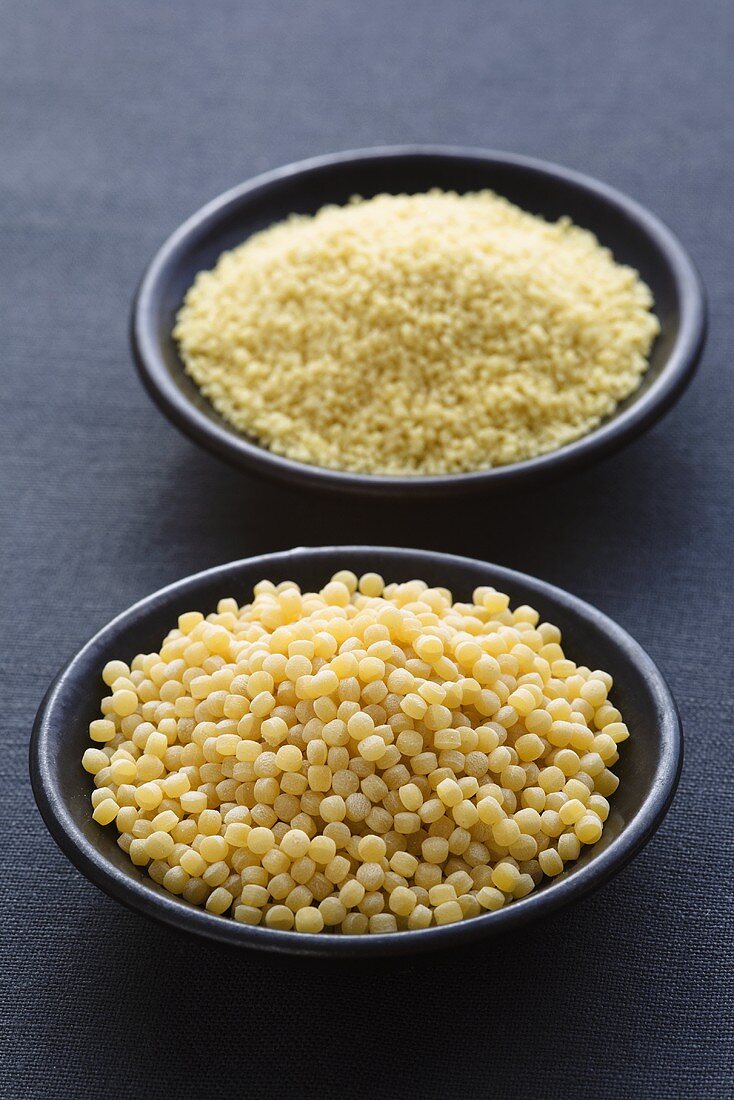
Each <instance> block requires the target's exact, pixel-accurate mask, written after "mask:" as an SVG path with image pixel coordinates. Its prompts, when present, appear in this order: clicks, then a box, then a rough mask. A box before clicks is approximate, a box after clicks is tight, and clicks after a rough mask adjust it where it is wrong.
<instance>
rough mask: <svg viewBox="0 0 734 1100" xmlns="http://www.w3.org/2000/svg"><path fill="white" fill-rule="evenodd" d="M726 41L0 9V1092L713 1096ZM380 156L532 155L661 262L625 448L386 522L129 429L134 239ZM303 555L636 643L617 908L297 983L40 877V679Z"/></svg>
mask: <svg viewBox="0 0 734 1100" xmlns="http://www.w3.org/2000/svg"><path fill="white" fill-rule="evenodd" d="M733 50H734V9H733V8H732V6H731V4H730V3H728V2H725V0H722V2H721V3H714V2H709V0H703V2H700V3H697V4H690V3H684V2H681V0H676V2H672V3H671V2H667V3H665V2H663V0H656V2H654V3H650V2H648V3H646V4H639V3H637V2H630V3H615V2H611V3H606V4H601V3H597V4H589V3H586V2H582V0H558V2H557V3H553V4H550V3H547V2H544V0H520V2H516V3H512V4H504V3H503V4H500V3H486V2H480V0H477V2H476V3H473V2H468V0H467V2H453V3H437V2H434V0H427V2H426V0H424V2H422V3H418V2H410V0H406V2H404V3H399V2H395V0H371V2H370V3H369V4H363V3H358V2H356V0H305V2H302V3H296V2H293V3H289V2H283V0H279V2H274V3H272V2H266V0H262V2H260V0H258V2H254V3H253V2H249V3H242V2H240V0H231V2H228V0H221V2H219V0H217V2H214V3H212V2H209V3H194V2H193V0H185V2H181V0H180V2H179V3H177V4H164V3H154V2H151V0H126V2H125V3H119V4H112V3H104V2H103V0H98V2H93V0H67V2H66V3H63V4H60V3H52V2H50V0H38V2H32V0H28V2H25V3H16V4H13V5H11V4H5V5H3V7H2V14H1V15H0V61H1V63H0V103H1V104H2V107H1V108H0V136H1V141H2V158H1V159H0V232H1V234H2V244H1V247H0V332H1V333H2V353H1V354H0V372H1V377H2V390H1V394H2V403H1V404H0V418H1V421H0V459H1V462H0V479H2V492H1V495H0V539H2V559H1V568H2V584H0V613H1V615H2V664H1V670H2V671H1V675H2V712H1V714H2V720H1V722H0V737H1V738H2V751H1V752H0V780H1V781H2V794H1V802H0V813H1V814H2V824H1V829H2V833H1V836H2V840H1V843H0V860H2V864H3V866H2V875H1V876H0V904H1V906H2V908H1V914H2V916H1V919H2V936H3V962H2V971H1V978H0V980H1V981H2V993H1V1003H0V1008H1V1009H2V1017H3V1019H2V1036H3V1038H2V1040H1V1041H2V1044H3V1051H2V1056H1V1057H0V1096H2V1097H3V1098H5V1097H8V1098H13V1100H15V1098H16V1097H26V1096H43V1097H97V1096H114V1097H121V1098H122V1097H124V1098H127V1097H152V1098H157V1097H177V1098H181V1100H188V1098H197V1097H201V1096H207V1095H215V1094H216V1095H226V1096H235V1095H243V1096H251V1097H258V1098H259V1097H262V1098H270V1097H275V1098H279V1097H296V1096H301V1095H304V1094H305V1093H306V1092H308V1093H310V1094H312V1095H314V1096H321V1097H325V1098H331V1097H340V1098H341V1097H385V1098H393V1097H395V1098H401V1097H413V1096H416V1097H417V1096H422V1097H454V1096H456V1097H458V1096H462V1097H468V1098H474V1097H477V1098H483V1097H490V1096H492V1097H523V1098H524V1097H536V1096H537V1097H564V1098H566V1097H571V1096H572V1097H576V1096H578V1097H582V1096H583V1097H587V1096H590V1097H602V1098H606V1097H622V1098H627V1097H638V1096H662V1097H677V1096H681V1097H707V1098H708V1097H711V1098H723V1097H728V1096H731V1095H732V1080H731V1049H732V1037H733V1027H732V1015H731V1012H732V1006H733V1004H734V996H733V994H734V989H733V984H734V983H733V980H732V969H731V956H730V948H731V931H732V900H733V899H732V862H733V861H732V844H731V817H732V811H733V810H734V792H733V789H732V783H731V773H732V748H731V746H732V726H733V723H734V707H733V705H732V691H731V683H732V668H733V660H732V658H733V653H734V645H733V643H732V636H733V634H732V616H731V610H732V608H731V604H732V592H733V591H734V586H733V584H732V533H733V530H734V503H733V500H732V464H733V463H734V442H733V433H732V414H733V411H734V409H733V404H734V402H733V398H734V383H733V382H732V372H731V356H732V351H733V350H734V348H733V338H734V314H733V311H732V302H733V301H734V277H733V276H732V262H731V257H732V226H733V224H734V222H733V219H732V213H731V201H732V185H733V183H734V180H733V178H732V163H733V158H734V125H733V124H734V78H733V76H732V60H731V59H732V52H733ZM406 141H407V142H410V141H416V142H420V141H429V142H445V143H455V144H467V145H479V146H485V147H495V148H500V149H502V148H504V149H509V150H512V151H514V152H519V153H527V154H533V155H537V156H541V157H546V158H549V159H551V160H556V161H559V162H561V163H563V164H566V165H569V166H572V167H574V168H578V169H581V170H584V171H587V172H589V173H591V174H592V175H595V176H599V177H601V178H602V179H605V180H607V181H609V182H610V183H612V184H614V185H616V186H618V187H620V188H622V189H623V190H625V191H628V192H629V193H631V194H632V195H634V196H635V197H636V198H637V199H639V200H640V201H642V202H643V203H646V204H649V205H650V206H651V207H652V208H653V209H654V210H656V211H657V212H658V213H659V214H660V215H661V216H662V217H663V219H664V220H666V221H667V222H668V223H669V224H670V225H671V226H672V227H673V228H674V229H675V230H676V231H677V232H678V233H679V235H680V236H681V238H682V239H683V241H684V242H685V244H686V245H687V246H688V248H689V249H690V251H691V253H692V254H693V256H694V258H695V260H696V262H697V263H698V265H699V267H700V269H701V272H702V275H703V277H704V280H705V282H706V284H707V286H708V290H709V295H710V307H711V330H710V338H709V343H708V348H707V351H706V355H705V358H704V361H703V364H702V367H701V370H700V373H699V375H698V377H697V379H696V380H695V382H694V384H693V386H692V388H691V389H690V390H689V392H688V393H687V394H686V395H685V396H684V398H683V400H682V401H681V402H680V404H679V405H678V406H677V407H676V409H675V410H674V411H673V412H672V413H671V414H670V415H669V416H668V417H667V418H666V419H665V420H664V421H663V422H662V423H661V424H659V425H658V426H657V427H656V428H655V429H654V430H653V431H652V432H650V433H649V434H648V435H646V436H645V437H644V438H643V439H641V440H639V441H638V442H636V443H635V444H633V445H632V446H630V447H629V448H627V449H626V450H625V451H624V452H623V453H621V454H619V455H617V456H616V457H613V458H611V459H609V460H607V461H606V462H605V463H604V464H601V465H599V466H596V467H594V468H593V469H590V470H588V471H587V472H584V473H581V474H578V475H576V476H574V477H570V478H567V479H566V480H564V481H563V482H561V483H558V484H554V485H552V486H550V487H548V488H544V489H539V490H537V491H532V492H528V493H526V494H524V495H522V496H515V497H509V498H505V499H502V500H501V501H490V500H488V501H481V500H474V501H469V502H464V501H456V502H449V503H446V502H441V503H437V504H435V505H431V504H425V505H420V506H418V505H415V506H412V507H409V506H405V505H398V506H395V505H390V504H368V503H358V502H349V501H346V502H345V501H340V500H331V499H330V500H322V499H315V498H313V497H311V496H310V495H308V494H306V493H305V492H302V493H295V492H290V491H288V490H287V489H284V488H278V487H275V486H271V485H267V484H265V483H263V482H260V481H257V480H255V479H249V478H246V477H244V476H242V475H240V474H238V473H237V472H234V471H232V470H230V469H228V468H227V467H225V466H224V465H222V464H220V463H219V462H218V461H216V460H215V459H214V458H211V457H209V456H208V455H207V454H205V453H204V452H202V451H201V450H199V449H198V448H196V447H195V446H194V445H193V444H192V443H190V442H189V441H188V440H187V439H186V438H184V437H183V436H181V435H179V434H178V433H177V432H176V431H175V430H174V429H173V428H172V427H171V426H169V424H168V423H167V422H166V421H165V420H164V419H163V418H162V417H161V416H160V414H159V413H158V412H157V411H156V409H155V408H154V407H153V405H152V404H151V402H150V401H149V400H148V398H147V397H146V395H145V393H144V392H143V390H142V388H141V386H140V384H139V382H138V380H137V378H136V376H135V374H134V371H133V369H132V366H131V361H130V356H129V353H128V348H127V339H126V325H127V314H128V307H129V302H130V298H131V294H132V292H133V289H134V287H135V284H136V281H137V279H138V276H139V274H140V272H141V270H142V268H143V266H144V264H145V262H146V261H147V260H148V258H149V257H150V255H151V254H152V252H153V251H154V250H155V248H156V247H157V245H158V244H159V243H160V241H161V240H162V239H163V238H164V236H166V235H167V234H168V233H169V232H170V231H171V230H172V229H173V228H174V227H175V226H176V225H177V224H178V223H179V221H181V220H182V219H183V218H184V217H185V216H186V215H188V214H189V213H191V212H192V211H193V210H194V209H196V208H197V207H198V206H199V205H200V204H201V203H203V202H204V201H206V200H207V199H209V198H211V197H213V196H214V195H216V194H217V193H219V192H220V191H222V190H224V189H225V188H227V187H229V186H231V185H234V184H235V183H237V182H239V181H241V180H243V179H246V178H247V177H249V176H251V175H253V174H254V173H256V172H259V171H262V170H264V169H267V168H269V167H275V166H277V165H279V164H283V163H286V162H288V161H291V160H295V159H298V158H300V157H304V156H308V155H311V154H315V153H320V152H328V151H331V150H337V149H344V148H350V147H358V146H368V145H376V144H381V143H390V142H406ZM322 541H323V542H333V543H346V542H355V541H364V542H367V543H383V544H391V545H408V546H411V545H412V546H423V547H431V548H435V549H440V550H447V551H454V552H458V553H464V554H468V555H473V556H476V557H480V558H484V559H487V560H491V561H496V562H500V563H502V564H505V565H510V566H513V567H515V568H518V569H521V570H524V571H527V572H530V573H535V574H538V575H540V576H542V577H544V578H546V579H548V580H550V581H552V582H555V583H557V584H560V585H562V586H564V587H567V588H569V589H571V590H572V591H574V592H576V593H577V594H579V595H580V596H582V597H584V598H586V599H588V600H590V601H591V602H593V603H595V604H597V605H598V606H599V607H600V608H602V609H603V610H604V611H605V612H607V613H608V614H610V615H612V616H613V617H614V618H616V619H617V620H618V621H619V622H620V623H621V624H622V625H623V626H625V627H626V628H628V629H629V630H630V631H631V632H632V633H633V634H634V635H635V636H636V637H637V638H638V639H639V641H640V642H641V643H642V644H643V645H644V646H645V647H646V648H647V649H648V650H649V652H650V653H651V655H652V656H653V658H654V659H655V660H656V661H657V662H658V663H659V665H660V668H661V669H662V671H663V673H664V674H665V676H666V677H667V679H668V681H669V682H670V684H671V686H672V688H673V691H674V693H675V696H676V698H677V701H678V704H679V706H680V710H681V713H682V717H683V722H684V726H685V733H686V761H685V767H684V771H683V777H682V782H681V786H680V789H679V793H678V795H677V798H676V800H675V802H674V804H673V806H672V809H671V811H670V813H669V815H668V817H667V819H666V821H665V823H664V825H663V827H662V828H661V829H660V831H659V833H658V834H657V836H656V837H655V838H654V839H653V841H652V842H651V843H650V845H649V846H648V847H647V848H646V849H645V851H644V852H643V853H642V854H641V855H640V856H639V858H637V859H636V860H635V861H634V863H633V864H632V865H631V866H629V867H628V868H627V869H626V870H625V871H624V872H623V873H622V874H621V875H620V876H619V877H618V878H617V879H616V880H615V881H613V882H612V883H610V884H608V885H607V886H606V887H605V888H604V889H603V890H601V891H600V892H599V893H598V894H596V895H595V896H593V897H592V898H589V899H587V900H586V901H584V902H583V903H581V904H579V905H577V906H576V907H574V908H573V909H571V910H569V911H566V912H564V913H561V914H559V915H557V916H555V917H553V918H552V919H550V920H548V921H547V922H546V923H544V924H539V925H536V926H534V927H531V928H529V929H527V930H525V931H523V932H520V933H518V934H517V935H514V936H512V937H511V938H505V939H504V940H502V941H500V942H486V943H484V944H480V945H478V946H476V947H472V948H469V949H466V950H461V951H454V952H451V953H446V954H442V955H437V956H434V957H430V956H429V957H417V958H414V959H407V960H404V961H402V960H398V961H393V962H388V963H385V964H381V963H379V962H377V963H369V964H364V965H351V964H346V963H338V964H326V963H315V962H308V963H306V962H302V961H299V960H294V959H280V958H277V957H267V956H263V955H258V954H254V953H239V954H238V953H233V952H232V951H230V950H227V949H225V948H222V947H217V946H210V945H208V944H207V943H205V942H203V941H201V942H199V941H197V940H194V939H188V938H185V937H184V936H183V935H179V934H176V933H175V932H173V931H170V930H167V929H165V928H162V927H158V926H157V925H154V924H152V923H149V922H147V921H146V920H145V919H143V918H142V917H139V916H137V915H135V914H133V913H130V912H127V911H126V910H124V909H123V908H121V907H120V906H118V905H117V904H115V903H114V902H112V901H110V900H109V899H107V898H106V897H104V896H103V895H102V894H101V893H100V892H98V890H97V889H95V887H93V886H92V885H90V884H89V883H88V882H87V881H86V880H85V879H83V878H82V877H81V875H79V874H78V873H77V872H76V871H75V870H74V868H73V867H72V866H71V864H69V863H68V862H67V860H66V859H65V858H64V857H63V856H62V855H61V854H60V852H59V851H57V849H56V847H55V845H54V843H53V842H52V840H51V839H50V837H49V835H48V834H47V832H46V830H45V828H44V826H43V824H42V822H41V820H40V817H39V815H38V813H37V812H36V809H35V806H34V803H33V799H32V796H31V792H30V787H29V783H28V779H27V764H26V757H27V745H28V738H29V733H30V728H31V723H32V720H33V715H34V712H35V709H36V707H37V705H38V703H39V701H40V699H41V697H42V695H43V692H44V690H45V688H46V685H47V684H48V682H49V680H50V679H51V677H52V676H53V675H54V673H55V672H56V670H57V668H58V667H59V665H60V664H61V663H62V662H64V661H66V660H67V659H68V658H69V657H70V656H72V655H73V653H74V652H75V651H76V649H77V648H78V647H79V645H80V644H81V643H83V642H84V641H85V640H86V639H87V638H88V637H89V636H90V635H91V634H92V633H93V632H94V631H95V630H97V629H98V628H99V627H100V626H102V625H103V624H104V623H105V622H106V621H107V620H108V619H109V618H110V617H111V616H113V615H114V614H115V613H116V612H118V611H119V610H121V609H123V608H124V607H126V606H127V605H129V604H130V603H131V602H133V601H134V600H136V599H138V598H139V597H142V596H144V595H146V594H147V593H149V592H151V591H153V590H154V589H156V588H158V587H159V586H161V585H163V584H165V583H167V582H169V581H172V580H175V579H176V578H178V577H181V576H184V575H186V574H188V573H191V572H193V571H195V570H199V569H203V568H206V567H207V566H210V565H214V564H217V563H219V562H224V561H228V560H231V559H233V558H237V557H241V556H246V555H249V554H253V553H257V552H265V551H269V550H276V549H282V548H286V547H289V546H292V545H297V544H319V543H321V542H322ZM722 769H726V773H727V780H726V782H724V781H722V779H721V775H722Z"/></svg>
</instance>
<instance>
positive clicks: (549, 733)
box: [82, 571, 629, 934]
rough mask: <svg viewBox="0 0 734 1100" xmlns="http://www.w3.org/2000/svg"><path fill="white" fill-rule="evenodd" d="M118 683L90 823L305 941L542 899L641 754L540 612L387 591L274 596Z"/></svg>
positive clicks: (503, 603) (242, 911)
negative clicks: (625, 750) (627, 763)
mask: <svg viewBox="0 0 734 1100" xmlns="http://www.w3.org/2000/svg"><path fill="white" fill-rule="evenodd" d="M102 675H103V679H104V682H105V684H107V685H108V688H109V694H108V695H106V696H105V698H103V700H102V704H101V712H102V717H100V718H97V719H95V720H94V721H93V722H92V723H91V725H90V727H89V734H90V737H91V740H92V741H93V742H94V747H91V748H88V749H87V750H86V752H85V753H84V756H83V758H82V764H83V766H84V768H85V769H86V771H87V772H89V773H90V774H91V775H92V776H93V777H94V783H95V790H94V791H93V793H92V816H93V818H94V820H95V821H97V822H99V824H100V825H113V824H114V825H115V827H116V828H117V830H118V832H119V837H118V844H119V845H120V847H121V848H122V849H123V851H124V852H126V853H127V854H128V855H129V857H130V859H131V860H132V862H133V863H134V864H135V865H136V866H137V867H140V868H147V871H148V874H149V875H150V877H151V878H152V879H153V880H154V881H155V882H157V883H159V884H161V885H162V886H164V887H165V888H166V889H167V890H170V891H171V893H173V894H178V895H180V896H181V897H182V898H184V899H186V901H189V902H192V903H193V904H195V905H202V906H206V908H207V909H208V910H209V912H211V913H216V914H220V915H225V914H229V915H231V916H232V917H233V918H234V919H235V920H236V921H241V922H242V923H244V924H251V925H258V924H261V925H264V926H265V927H267V928H276V929H284V930H288V929H295V931H297V932H321V931H323V930H326V931H327V932H342V933H347V934H362V933H380V932H396V931H402V930H405V929H422V928H428V927H430V926H431V925H443V924H450V923H452V922H454V921H459V920H463V919H465V918H467V917H474V916H477V915H479V914H480V913H482V912H484V911H486V910H497V909H501V908H502V906H504V905H506V904H508V903H509V902H511V901H512V900H513V899H515V898H522V897H524V896H525V895H526V894H529V893H530V891H531V890H532V889H533V888H534V887H535V886H537V885H538V884H539V883H540V881H541V880H542V879H543V877H544V876H546V875H547V876H555V875H558V874H560V873H561V872H562V871H563V869H564V867H565V865H566V864H567V863H569V862H573V861H574V860H576V859H577V858H578V856H579V853H580V852H581V850H582V848H583V846H584V845H589V844H594V843H595V842H596V841H597V840H599V838H600V837H601V835H602V830H603V829H604V822H605V820H606V818H607V815H608V813H609V802H608V798H609V796H610V795H611V794H613V792H614V791H615V789H616V787H617V783H618V780H617V778H616V776H615V775H614V773H613V772H612V771H611V770H610V769H611V768H612V767H613V765H614V764H615V763H616V761H617V759H618V745H619V743H620V742H622V741H624V740H625V739H626V738H627V737H628V736H629V732H628V729H627V726H626V725H625V723H624V721H623V719H622V715H621V714H620V713H619V711H618V710H617V709H616V708H615V707H614V705H613V704H612V702H611V701H610V699H609V692H610V690H611V687H612V679H611V677H610V676H609V675H608V673H606V672H603V671H598V670H591V669H590V668H587V667H585V666H583V665H576V664H575V663H574V662H573V661H571V660H569V659H568V658H567V657H566V655H565V653H564V651H563V649H562V647H561V634H560V631H559V630H558V629H557V628H556V627H555V626H553V625H552V624H550V623H547V622H540V621H539V616H538V613H537V612H536V611H534V610H533V608H531V607H527V606H520V607H516V608H515V609H514V610H511V609H510V607H509V599H508V597H507V596H506V595H503V594H502V593H501V592H497V591H495V589H493V588H477V589H476V590H475V591H474V593H473V596H472V602H471V603H461V602H454V601H453V600H452V596H451V593H450V592H448V591H447V590H446V589H444V588H429V587H428V586H427V585H426V584H424V583H423V582H421V581H410V582H408V583H405V584H388V585H385V583H384V582H383V579H382V577H380V576H378V575H377V574H376V573H366V574H364V576H362V577H360V578H359V579H358V578H357V577H356V576H355V575H354V574H353V573H351V572H348V571H343V572H340V573H337V574H336V575H335V576H334V577H333V578H332V579H331V580H330V581H329V583H328V584H326V585H325V586H324V587H323V588H322V589H321V591H320V592H306V593H302V592H301V591H300V589H299V588H298V586H297V585H295V584H293V583H291V582H284V583H282V584H278V585H274V584H271V583H270V582H269V581H262V582H261V583H259V584H258V585H256V586H255V589H254V598H253V600H252V602H251V603H247V604H244V605H243V606H241V607H240V606H239V605H238V604H237V602H236V601H235V600H234V599H225V600H222V601H220V603H219V605H218V607H217V611H216V612H215V613H212V614H210V615H208V616H207V617H206V618H205V617H204V616H203V615H202V614H201V613H200V612H198V611H190V612H188V613H186V614H184V615H181V616H180V618H179V620H178V626H177V627H176V628H175V629H174V630H172V631H171V632H170V633H169V634H168V636H167V637H166V638H165V640H164V641H163V644H162V646H161V649H160V652H157V653H148V654H139V655H138V656H136V657H135V658H134V659H133V660H132V662H131V664H130V665H129V666H128V665H127V664H125V663H124V662H123V661H117V660H115V661H110V662H109V663H108V664H107V665H106V666H105V668H104V670H103V673H102Z"/></svg>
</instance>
